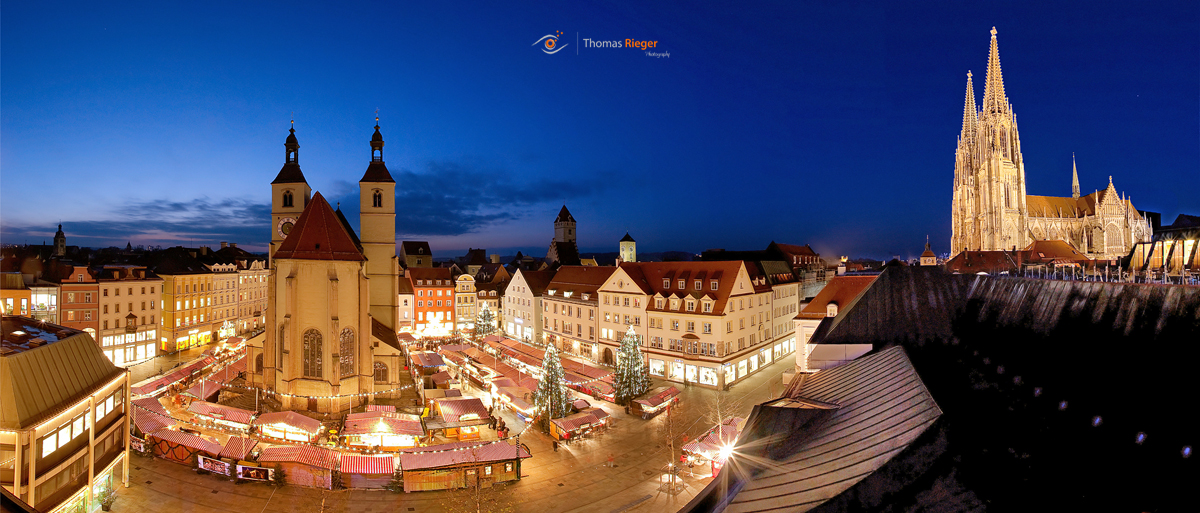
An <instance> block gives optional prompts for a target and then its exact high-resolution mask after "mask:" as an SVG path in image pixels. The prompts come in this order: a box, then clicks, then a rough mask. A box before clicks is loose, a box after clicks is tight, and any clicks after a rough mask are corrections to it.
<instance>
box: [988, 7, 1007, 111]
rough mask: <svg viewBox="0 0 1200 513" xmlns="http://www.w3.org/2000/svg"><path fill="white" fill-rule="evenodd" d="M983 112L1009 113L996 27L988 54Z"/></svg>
mask: <svg viewBox="0 0 1200 513" xmlns="http://www.w3.org/2000/svg"><path fill="white" fill-rule="evenodd" d="M983 112H984V113H985V114H988V113H1001V112H1008V97H1007V96H1005V94H1004V77H1003V76H1001V74H1000V48H999V47H998V46H996V27H992V48H991V51H990V53H989V54H988V68H987V76H986V77H985V78H984V87H983Z"/></svg>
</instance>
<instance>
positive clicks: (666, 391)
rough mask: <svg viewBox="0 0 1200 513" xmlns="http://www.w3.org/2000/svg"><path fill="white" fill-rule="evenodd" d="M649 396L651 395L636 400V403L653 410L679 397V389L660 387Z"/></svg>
mask: <svg viewBox="0 0 1200 513" xmlns="http://www.w3.org/2000/svg"><path fill="white" fill-rule="evenodd" d="M649 394H650V395H648V396H647V397H646V398H644V399H634V402H636V403H641V404H644V405H646V406H649V407H652V408H653V407H655V406H658V405H660V404H662V403H665V402H667V401H670V400H671V399H672V398H674V397H675V396H677V395H679V389H677V388H675V387H672V386H667V387H659V388H657V389H655V390H651V391H650V392H649Z"/></svg>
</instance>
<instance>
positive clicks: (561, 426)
mask: <svg viewBox="0 0 1200 513" xmlns="http://www.w3.org/2000/svg"><path fill="white" fill-rule="evenodd" d="M607 419H608V412H606V411H604V409H602V408H587V409H586V410H584V411H580V412H579V413H572V414H570V415H567V416H566V417H563V418H560V419H551V420H550V435H551V436H553V437H555V438H557V439H559V440H563V439H568V438H570V439H575V438H579V437H581V436H583V435H586V434H588V433H590V432H592V431H593V430H596V429H600V428H602V427H604V425H605V424H606V423H607V421H608V420H607Z"/></svg>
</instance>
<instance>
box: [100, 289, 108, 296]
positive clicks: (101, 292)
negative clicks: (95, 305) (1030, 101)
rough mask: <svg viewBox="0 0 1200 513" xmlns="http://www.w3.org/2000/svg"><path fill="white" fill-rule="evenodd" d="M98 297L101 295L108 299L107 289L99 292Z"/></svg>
mask: <svg viewBox="0 0 1200 513" xmlns="http://www.w3.org/2000/svg"><path fill="white" fill-rule="evenodd" d="M100 295H102V296H104V297H108V289H104V290H102V291H100Z"/></svg>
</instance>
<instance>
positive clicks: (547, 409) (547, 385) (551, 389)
mask: <svg viewBox="0 0 1200 513" xmlns="http://www.w3.org/2000/svg"><path fill="white" fill-rule="evenodd" d="M533 404H534V408H535V409H536V411H537V413H538V415H541V417H542V422H543V426H549V425H550V419H557V418H560V417H565V416H567V414H569V413H571V396H570V395H568V394H567V387H566V386H565V385H563V368H562V361H561V360H559V358H558V350H557V349H556V348H555V347H554V344H546V356H545V359H543V360H542V378H541V381H538V387H537V390H535V391H534V403H533Z"/></svg>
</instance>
